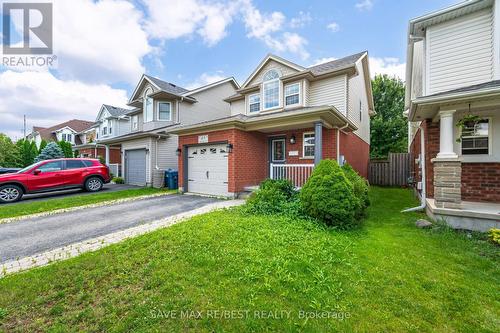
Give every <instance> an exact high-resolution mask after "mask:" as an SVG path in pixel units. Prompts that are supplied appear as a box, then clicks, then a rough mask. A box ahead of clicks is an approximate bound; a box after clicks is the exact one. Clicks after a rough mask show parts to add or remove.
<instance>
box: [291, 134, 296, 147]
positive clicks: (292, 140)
mask: <svg viewBox="0 0 500 333" xmlns="http://www.w3.org/2000/svg"><path fill="white" fill-rule="evenodd" d="M295 142H297V139H296V138H295V134H292V137H291V138H290V144H292V145H294V144H295Z"/></svg>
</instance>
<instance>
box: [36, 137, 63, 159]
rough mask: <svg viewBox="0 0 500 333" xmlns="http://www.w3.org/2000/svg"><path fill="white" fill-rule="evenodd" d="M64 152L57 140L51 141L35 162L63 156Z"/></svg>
mask: <svg viewBox="0 0 500 333" xmlns="http://www.w3.org/2000/svg"><path fill="white" fill-rule="evenodd" d="M63 157H64V152H63V151H62V149H61V147H59V145H58V144H57V143H55V142H50V143H48V144H47V146H45V148H43V149H42V151H41V152H40V155H38V156H37V157H36V158H35V162H40V161H45V160H53V159H58V158H63Z"/></svg>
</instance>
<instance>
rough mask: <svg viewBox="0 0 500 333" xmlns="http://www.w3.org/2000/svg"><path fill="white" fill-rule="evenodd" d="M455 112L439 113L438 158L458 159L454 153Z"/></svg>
mask: <svg viewBox="0 0 500 333" xmlns="http://www.w3.org/2000/svg"><path fill="white" fill-rule="evenodd" d="M454 113H455V110H446V111H440V112H439V118H440V124H439V126H440V128H439V153H438V154H437V156H436V157H437V158H457V157H458V155H457V154H455V152H454V151H453V114H454Z"/></svg>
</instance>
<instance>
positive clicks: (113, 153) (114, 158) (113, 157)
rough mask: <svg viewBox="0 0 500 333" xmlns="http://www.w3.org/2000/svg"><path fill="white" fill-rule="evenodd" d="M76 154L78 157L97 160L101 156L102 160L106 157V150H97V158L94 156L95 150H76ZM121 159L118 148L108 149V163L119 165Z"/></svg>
mask: <svg viewBox="0 0 500 333" xmlns="http://www.w3.org/2000/svg"><path fill="white" fill-rule="evenodd" d="M78 152H79V154H80V156H85V157H89V158H99V156H101V157H102V158H105V156H106V150H105V149H104V148H97V156H96V149H95V148H83V149H78ZM121 161H122V157H121V153H120V148H114V147H113V148H110V149H109V163H111V164H121V163H122V162H121Z"/></svg>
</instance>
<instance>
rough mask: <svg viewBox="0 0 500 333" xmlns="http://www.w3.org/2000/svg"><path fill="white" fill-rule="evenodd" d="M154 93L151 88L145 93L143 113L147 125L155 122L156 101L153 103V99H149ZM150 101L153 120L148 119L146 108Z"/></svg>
mask: <svg viewBox="0 0 500 333" xmlns="http://www.w3.org/2000/svg"><path fill="white" fill-rule="evenodd" d="M152 92H153V89H151V88H147V89H146V90H145V91H144V96H143V97H144V102H143V106H142V108H143V113H144V122H145V123H149V122H152V121H154V112H155V110H154V101H153V98H151V97H148V95H149V94H151V93H152ZM148 101H151V119H149V120H148V117H147V112H146V109H147V108H146V106H147V103H148Z"/></svg>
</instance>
